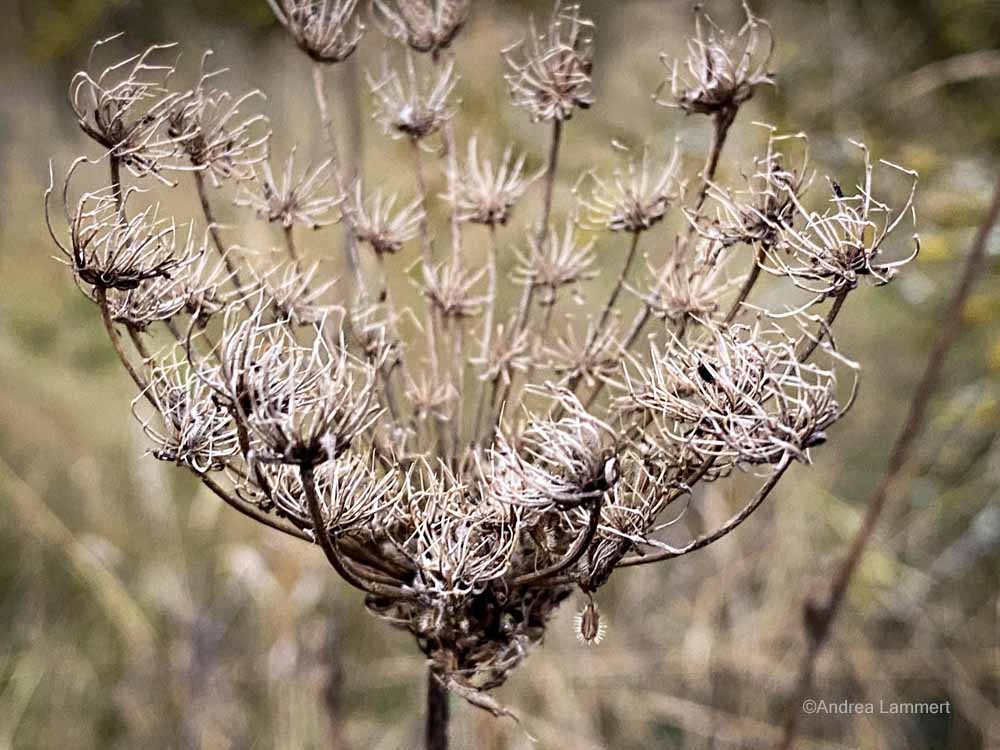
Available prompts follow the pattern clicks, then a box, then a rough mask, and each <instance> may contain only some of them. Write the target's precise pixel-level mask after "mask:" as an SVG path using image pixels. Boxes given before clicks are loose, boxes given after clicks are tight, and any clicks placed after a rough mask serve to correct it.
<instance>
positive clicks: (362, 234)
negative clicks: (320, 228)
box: [343, 182, 424, 255]
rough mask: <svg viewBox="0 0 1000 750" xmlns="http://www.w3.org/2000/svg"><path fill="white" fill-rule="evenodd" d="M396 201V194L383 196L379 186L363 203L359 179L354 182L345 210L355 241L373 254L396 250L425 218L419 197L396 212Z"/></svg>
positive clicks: (411, 235) (409, 237)
mask: <svg viewBox="0 0 1000 750" xmlns="http://www.w3.org/2000/svg"><path fill="white" fill-rule="evenodd" d="M396 201H397V196H396V195H389V196H384V195H383V194H382V189H381V188H376V190H375V192H374V193H373V194H372V195H370V196H369V197H368V200H367V202H366V201H365V198H364V194H363V191H362V186H361V182H357V183H355V185H354V195H353V196H352V198H351V200H350V201H349V202H348V203H347V205H345V206H344V209H343V210H344V213H346V214H349V215H350V217H351V222H352V224H353V226H354V234H355V236H356V237H357V239H358V241H359V242H363V243H365V244H366V245H369V246H370V247H371V248H372V250H374V251H375V253H376V255H394V254H396V253H398V252H399V251H400V250H402V249H403V245H404V244H405V243H407V242H409V241H410V240H412V239H413V238H415V237H416V236H417V234H418V232H419V229H420V223H421V222H422V221H423V219H424V208H423V205H422V201H421V200H420V199H419V198H417V199H416V200H414V201H413V202H412V203H409V204H407V205H405V206H403V207H401V208H400V209H399V210H398V211H395V208H396ZM394 211H395V213H394Z"/></svg>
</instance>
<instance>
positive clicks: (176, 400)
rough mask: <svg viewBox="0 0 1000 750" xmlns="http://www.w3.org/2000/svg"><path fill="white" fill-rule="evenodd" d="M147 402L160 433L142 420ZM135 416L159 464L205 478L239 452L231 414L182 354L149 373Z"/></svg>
mask: <svg viewBox="0 0 1000 750" xmlns="http://www.w3.org/2000/svg"><path fill="white" fill-rule="evenodd" d="M147 399H148V401H149V402H150V403H151V404H152V406H153V407H154V410H155V413H156V414H157V415H158V417H159V420H160V422H161V423H162V427H157V426H156V425H154V424H153V421H152V420H151V419H150V418H149V417H145V416H142V415H141V414H140V412H139V409H140V408H141V407H142V405H143V404H144V403H145V402H146V400H147ZM132 410H133V412H134V413H135V414H136V417H137V418H138V419H139V420H140V421H141V423H142V426H143V430H144V431H145V432H146V435H147V436H149V438H150V439H151V440H152V441H153V442H154V443H155V444H156V446H157V447H156V448H155V449H154V450H153V455H154V456H155V457H156V458H158V459H160V460H161V461H170V462H173V463H176V464H180V465H184V466H187V467H189V468H190V469H192V470H193V471H194V472H196V473H198V474H207V473H208V472H211V471H220V470H221V469H223V468H224V467H225V466H226V464H227V463H228V462H229V460H230V459H232V458H233V457H235V456H236V455H237V453H238V452H239V437H238V434H237V428H236V423H235V422H234V421H233V416H232V413H231V412H230V411H229V410H227V409H225V408H223V406H222V405H221V404H220V403H219V402H218V401H217V400H215V399H213V398H212V392H211V389H210V387H209V385H208V382H207V381H206V379H205V378H204V377H202V375H201V374H200V373H197V372H195V371H194V370H193V369H192V366H191V364H190V363H189V362H188V361H187V360H186V358H185V357H184V356H183V353H182V352H180V351H178V350H174V351H173V352H172V354H171V355H170V356H169V357H166V358H164V359H163V360H162V361H161V362H160V363H158V364H155V365H154V366H153V367H152V368H151V369H150V373H149V386H148V387H147V389H146V390H145V391H143V393H141V394H140V395H139V396H137V397H136V399H135V400H134V401H133V402H132Z"/></svg>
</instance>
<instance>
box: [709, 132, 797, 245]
mask: <svg viewBox="0 0 1000 750" xmlns="http://www.w3.org/2000/svg"><path fill="white" fill-rule="evenodd" d="M792 141H800V142H801V143H802V148H803V151H804V153H803V155H802V156H801V159H800V160H799V161H798V162H797V163H795V162H792V161H791V160H790V159H789V157H788V155H787V154H786V153H784V152H783V151H782V150H780V149H781V148H782V147H783V146H784V145H786V144H788V143H790V142H792ZM812 179H813V173H812V171H811V170H810V169H809V147H808V142H807V141H806V140H805V136H804V135H802V134H801V133H799V134H796V135H791V136H783V135H778V134H775V132H774V130H773V129H771V134H770V137H769V138H768V141H767V148H766V150H765V152H764V153H763V154H762V155H761V156H759V157H756V158H754V162H753V169H752V170H751V171H750V173H749V175H748V176H747V177H746V180H745V182H746V185H745V187H744V188H742V189H741V190H738V191H735V192H734V191H730V190H726V189H724V188H721V187H720V186H718V185H711V186H709V189H708V193H707V195H708V196H709V198H711V199H712V201H713V202H714V203H715V204H716V205H717V209H716V213H715V216H714V218H713V217H710V216H704V217H701V218H702V224H703V226H701V225H697V226H698V230H699V233H700V234H701V235H702V236H704V237H707V238H709V239H711V240H717V241H718V242H720V243H722V245H723V246H724V247H731V246H733V245H739V244H744V245H749V246H751V247H755V248H759V249H761V250H762V251H766V250H768V249H770V248H771V247H773V246H774V245H775V244H776V243H777V241H778V240H779V238H780V234H779V232H780V230H783V229H787V228H789V227H790V226H791V222H792V220H793V219H794V218H795V217H796V214H797V209H796V202H797V201H798V199H799V198H800V196H802V194H803V193H804V192H805V191H806V190H807V189H808V187H809V185H810V184H811V182H812Z"/></svg>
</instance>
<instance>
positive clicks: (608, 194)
mask: <svg viewBox="0 0 1000 750" xmlns="http://www.w3.org/2000/svg"><path fill="white" fill-rule="evenodd" d="M679 167H680V151H679V150H678V149H674V152H673V155H672V156H671V157H670V159H669V160H668V161H667V162H666V163H664V164H663V165H661V166H657V165H654V164H653V163H652V162H651V160H650V155H649V149H648V148H647V149H643V153H642V158H641V159H640V160H639V161H638V163H636V162H635V161H629V163H628V166H627V168H626V171H625V172H624V173H622V172H621V171H617V172H616V173H615V175H614V177H613V178H612V180H611V181H610V182H608V181H606V180H604V179H602V178H601V177H599V176H598V175H596V174H592V175H591V179H592V180H593V182H594V186H593V189H592V191H591V193H590V195H589V196H587V197H586V198H584V200H583V201H582V203H583V209H584V212H585V215H586V219H587V223H588V225H590V226H592V227H593V228H594V229H606V230H608V231H611V232H633V233H637V232H644V231H646V230H647V229H651V228H652V227H653V226H655V225H656V224H658V223H659V222H660V221H662V220H663V217H664V215H666V213H667V209H668V208H669V207H670V206H671V205H672V204H673V203H674V202H675V201H677V200H678V199H679V198H680V197H681V193H682V190H683V186H682V185H681V184H680V182H679V180H678V177H677V174H678V170H679Z"/></svg>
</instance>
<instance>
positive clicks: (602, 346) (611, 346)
mask: <svg viewBox="0 0 1000 750" xmlns="http://www.w3.org/2000/svg"><path fill="white" fill-rule="evenodd" d="M619 335H620V331H619V330H618V327H617V326H615V325H610V326H608V327H607V328H605V329H604V330H599V329H598V328H597V327H595V325H594V324H593V323H591V324H589V325H588V326H587V330H586V333H585V335H583V336H582V337H581V336H580V335H579V333H578V330H577V327H576V326H574V325H569V326H567V327H566V331H565V333H563V334H562V335H560V336H559V337H558V338H557V339H555V341H554V342H553V343H552V345H550V346H547V347H546V348H545V351H544V354H545V356H546V358H547V359H546V360H545V366H547V367H548V368H549V369H551V370H552V371H553V372H554V373H555V374H556V375H558V376H559V378H560V382H567V381H568V382H571V383H577V382H580V381H582V382H583V383H584V384H585V385H586V386H588V387H591V388H592V387H593V386H594V385H596V384H597V383H598V382H609V381H610V376H611V375H612V374H613V373H615V372H617V371H618V370H619V369H620V367H621V361H622V350H621V344H620V340H619Z"/></svg>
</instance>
